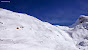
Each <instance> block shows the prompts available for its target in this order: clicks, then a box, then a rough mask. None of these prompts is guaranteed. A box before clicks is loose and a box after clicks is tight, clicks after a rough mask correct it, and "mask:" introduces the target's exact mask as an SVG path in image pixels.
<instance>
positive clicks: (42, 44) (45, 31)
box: [0, 9, 79, 50]
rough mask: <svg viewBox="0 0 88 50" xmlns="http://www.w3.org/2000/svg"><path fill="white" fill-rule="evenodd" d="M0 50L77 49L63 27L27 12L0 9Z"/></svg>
mask: <svg viewBox="0 0 88 50" xmlns="http://www.w3.org/2000/svg"><path fill="white" fill-rule="evenodd" d="M0 50H79V48H77V46H76V43H75V42H74V40H73V39H72V38H71V37H70V35H69V34H68V33H67V32H66V31H64V30H63V29H61V28H59V27H56V26H53V25H51V24H49V23H47V22H42V21H40V20H38V19H37V18H35V17H32V16H30V15H27V14H22V13H16V12H12V11H9V10H5V9H0Z"/></svg>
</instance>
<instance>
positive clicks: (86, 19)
mask: <svg viewBox="0 0 88 50" xmlns="http://www.w3.org/2000/svg"><path fill="white" fill-rule="evenodd" d="M78 20H79V22H80V23H84V22H88V16H85V15H80V17H79V19H78Z"/></svg>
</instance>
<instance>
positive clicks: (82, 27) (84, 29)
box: [66, 15, 88, 50]
mask: <svg viewBox="0 0 88 50" xmlns="http://www.w3.org/2000/svg"><path fill="white" fill-rule="evenodd" d="M66 32H68V34H69V35H70V36H71V37H72V39H73V40H74V42H75V44H76V46H77V47H78V48H79V49H81V50H88V16H84V15H81V16H80V17H79V18H78V20H77V21H76V22H75V23H74V24H73V25H72V26H71V27H70V28H69V29H68V30H66Z"/></svg>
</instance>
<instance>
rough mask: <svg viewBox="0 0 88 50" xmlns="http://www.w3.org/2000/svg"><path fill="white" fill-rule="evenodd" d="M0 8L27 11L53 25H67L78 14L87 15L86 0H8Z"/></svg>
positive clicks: (87, 3) (72, 21)
mask: <svg viewBox="0 0 88 50" xmlns="http://www.w3.org/2000/svg"><path fill="white" fill-rule="evenodd" d="M10 1H11V2H10V3H0V8H5V9H8V10H12V11H14V12H21V13H27V14H29V15H31V16H34V17H37V18H38V19H40V20H42V21H45V22H49V23H51V24H53V25H64V26H69V25H71V24H73V23H74V22H75V21H76V20H77V18H78V17H79V16H80V15H88V1H87V0H10Z"/></svg>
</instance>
